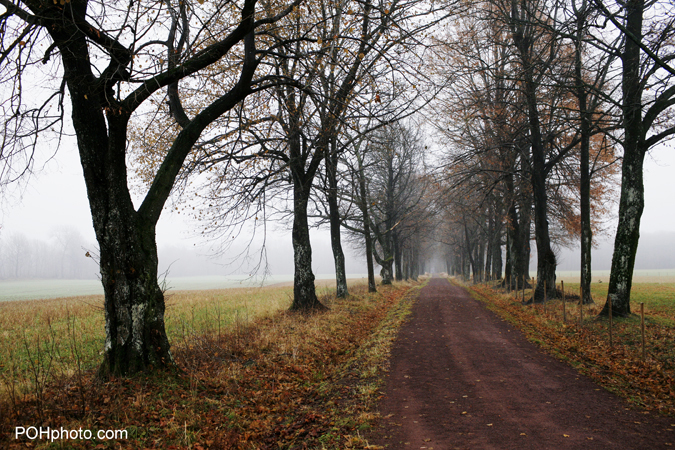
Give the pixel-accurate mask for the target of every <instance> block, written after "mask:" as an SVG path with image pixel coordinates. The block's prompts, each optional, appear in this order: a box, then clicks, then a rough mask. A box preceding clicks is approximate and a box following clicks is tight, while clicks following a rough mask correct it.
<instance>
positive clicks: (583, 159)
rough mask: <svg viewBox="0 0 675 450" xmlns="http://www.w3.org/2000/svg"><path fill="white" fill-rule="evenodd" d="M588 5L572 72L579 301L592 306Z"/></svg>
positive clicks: (583, 10) (580, 14)
mask: <svg viewBox="0 0 675 450" xmlns="http://www.w3.org/2000/svg"><path fill="white" fill-rule="evenodd" d="M586 11H587V5H586V3H585V2H583V3H582V7H581V9H579V10H578V13H577V29H576V33H577V34H576V38H575V40H574V71H575V78H576V89H575V90H576V97H577V100H578V102H579V119H580V134H581V143H580V155H579V158H580V170H581V174H580V175H581V179H580V189H579V195H580V197H581V198H580V205H579V209H580V213H581V280H580V283H581V284H580V286H581V301H582V303H583V304H585V305H588V304H591V303H593V297H592V296H591V250H592V243H593V230H592V228H591V172H590V168H589V163H590V140H591V123H590V122H591V118H590V116H589V112H588V106H587V103H588V101H587V94H586V86H585V83H584V79H583V74H582V71H583V65H582V61H581V58H582V54H583V38H584V32H585V29H586Z"/></svg>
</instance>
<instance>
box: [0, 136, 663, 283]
mask: <svg viewBox="0 0 675 450" xmlns="http://www.w3.org/2000/svg"><path fill="white" fill-rule="evenodd" d="M42 164H44V168H41V167H37V168H36V169H38V173H37V174H36V175H35V176H34V178H33V179H32V180H31V182H30V183H29V185H28V187H27V188H26V189H25V190H24V191H23V194H22V195H21V196H19V195H18V193H15V194H14V195H13V197H11V198H9V199H5V200H3V202H2V207H1V208H0V214H1V216H0V224H1V225H2V229H1V230H0V238H6V237H7V236H10V235H11V234H13V233H17V232H19V233H23V234H25V235H26V236H27V237H29V238H31V239H42V240H49V239H50V233H51V232H52V230H54V229H55V228H57V227H59V226H73V227H76V228H77V229H78V230H79V231H80V233H81V234H82V235H83V236H84V237H85V240H86V241H88V242H94V241H95V238H94V231H93V228H92V225H91V216H90V213H89V207H88V203H87V196H86V192H85V187H84V180H83V177H82V169H81V167H80V165H79V160H78V157H77V150H76V148H75V145H74V144H70V145H68V144H65V145H63V146H62V148H61V149H60V150H59V152H58V153H57V155H56V157H55V158H53V159H52V160H50V161H49V162H47V163H41V164H40V166H42ZM644 179H645V210H644V214H643V216H642V222H641V233H642V234H644V233H654V232H660V231H670V232H673V231H675V149H674V148H673V146H672V145H668V146H665V145H662V146H660V147H658V148H656V149H655V150H653V151H652V152H651V154H650V155H649V156H647V158H646V161H645V177H644ZM608 225H609V227H610V228H611V229H612V230H613V229H614V228H615V227H616V220H615V219H613V220H611V221H610V223H609V224H608ZM278 234H279V235H278V236H276V235H275V236H274V238H273V239H272V240H271V244H272V247H273V249H272V252H273V253H274V254H273V255H271V256H272V258H274V260H275V261H277V263H276V266H277V267H276V271H277V272H280V274H284V273H291V271H292V247H291V236H290V233H289V232H286V233H278ZM313 241H314V247H315V251H314V256H315V258H314V259H315V260H316V264H315V266H316V270H317V272H318V273H327V272H326V270H327V269H329V268H331V267H332V266H331V264H332V262H331V259H332V258H331V255H330V243H329V237H328V234H327V232H324V233H318V232H316V231H314V232H313ZM157 243H158V246H159V247H160V249H161V248H162V247H181V246H185V247H193V246H194V244H197V245H198V246H199V245H200V244H203V241H202V240H200V239H198V238H196V237H195V236H194V234H193V233H192V231H191V229H190V223H189V221H184V220H183V217H182V216H181V215H178V214H176V213H171V212H168V211H165V212H164V213H163V214H162V217H161V219H160V221H159V224H158V226H157ZM201 248H202V250H201V252H202V253H206V252H207V249H206V248H204V247H201ZM361 259H362V258H358V257H357V258H354V257H353V255H352V258H350V261H348V267H347V271H348V272H351V273H360V272H362V271H364V270H365V268H364V267H363V265H362V264H361V262H360V260H361ZM350 266H351V267H350ZM330 272H333V270H330Z"/></svg>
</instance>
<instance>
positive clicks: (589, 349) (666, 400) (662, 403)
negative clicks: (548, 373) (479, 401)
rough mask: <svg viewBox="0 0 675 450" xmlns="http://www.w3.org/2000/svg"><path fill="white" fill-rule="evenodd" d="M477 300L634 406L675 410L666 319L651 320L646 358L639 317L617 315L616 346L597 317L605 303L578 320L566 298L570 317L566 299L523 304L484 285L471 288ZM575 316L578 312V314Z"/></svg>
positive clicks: (673, 355) (674, 335) (672, 350)
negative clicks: (563, 309) (580, 320)
mask: <svg viewBox="0 0 675 450" xmlns="http://www.w3.org/2000/svg"><path fill="white" fill-rule="evenodd" d="M470 291H471V292H472V293H473V295H474V297H475V298H477V299H478V300H481V301H483V302H485V303H486V304H487V306H488V308H490V309H491V310H493V311H494V312H496V313H497V314H499V315H500V316H501V317H503V318H505V319H506V320H508V321H509V322H511V323H512V324H514V325H515V326H516V327H518V328H519V329H520V330H521V331H523V333H524V334H525V335H526V337H527V338H528V339H529V340H531V341H533V342H536V343H538V344H539V345H541V346H542V347H543V348H544V349H545V350H546V351H548V352H550V353H551V354H553V355H554V356H556V357H557V358H559V359H562V360H564V361H567V362H568V363H570V364H571V365H572V366H573V367H575V368H576V369H577V370H579V371H580V372H581V373H583V374H585V375H587V376H589V377H590V378H592V379H593V380H595V381H596V382H597V383H598V384H600V385H601V386H603V387H604V388H606V389H608V390H610V391H612V392H614V393H616V394H617V395H620V396H621V397H624V398H625V399H626V400H628V401H629V402H630V403H632V404H633V405H637V406H639V407H641V408H644V409H646V410H652V411H658V412H659V413H662V414H668V415H675V347H674V346H673V342H674V340H675V327H673V326H672V325H670V324H668V323H667V322H664V321H662V320H658V319H656V318H655V319H654V320H649V319H648V320H647V327H646V341H647V345H646V350H647V351H646V358H645V359H644V360H643V359H642V340H641V335H640V319H639V317H635V316H634V317H631V318H627V319H616V318H615V319H614V327H613V337H614V339H613V341H614V343H613V346H610V343H609V330H608V327H609V322H608V320H607V319H606V318H599V317H598V313H599V310H600V306H601V305H596V306H595V307H591V308H587V307H584V316H585V320H584V322H583V324H580V323H579V315H578V304H576V303H571V302H570V303H567V322H563V320H562V303H561V302H560V301H559V300H556V301H551V302H549V303H548V304H547V306H546V309H544V307H543V306H542V305H537V306H523V305H522V304H521V303H520V302H519V301H516V300H514V299H513V297H511V296H507V295H503V294H501V293H498V292H496V291H495V290H494V289H493V288H491V287H489V286H484V285H477V286H472V287H470ZM575 315H576V316H575Z"/></svg>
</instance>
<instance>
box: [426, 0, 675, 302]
mask: <svg viewBox="0 0 675 450" xmlns="http://www.w3.org/2000/svg"><path fill="white" fill-rule="evenodd" d="M621 5H623V6H620V5H619V4H617V5H606V4H604V3H603V2H601V1H599V0H591V1H586V0H571V1H567V2H546V1H538V0H520V1H501V0H488V1H484V2H479V3H476V4H474V8H473V9H472V10H471V11H470V12H467V13H466V14H465V15H463V16H462V18H461V19H458V20H457V21H455V22H454V23H453V24H451V25H450V26H448V28H447V29H446V33H445V36H444V37H442V38H439V40H438V44H437V47H436V54H437V57H436V58H435V59H434V60H435V61H436V64H435V70H436V71H437V73H438V76H439V77H441V78H444V79H447V80H450V86H449V88H448V89H446V90H445V91H444V94H443V95H442V96H440V97H439V99H438V102H437V103H436V105H435V108H434V118H433V120H431V122H432V123H433V124H434V125H435V126H436V128H437V130H438V131H439V135H440V136H441V138H442V140H443V141H444V142H445V143H446V146H447V148H448V149H449V151H448V152H446V159H445V164H443V165H442V167H441V170H440V171H439V172H440V174H439V180H440V183H439V184H441V186H442V187H443V189H445V190H446V195H445V196H444V198H445V199H446V200H447V204H446V209H447V211H448V212H447V213H446V217H452V218H453V220H452V221H446V222H445V223H444V225H443V226H444V227H446V228H447V229H446V230H445V231H443V232H442V233H440V236H441V237H442V240H445V241H446V242H447V243H449V244H452V245H453V246H454V249H455V251H454V253H456V255H454V256H455V258H454V261H455V264H456V265H457V268H458V272H463V273H468V267H469V266H471V267H472V270H473V274H474V277H475V278H476V279H481V278H484V275H483V273H485V274H486V276H487V274H490V273H493V274H495V275H496V274H498V273H499V270H498V268H499V264H500V263H499V258H496V259H495V256H494V255H493V256H492V257H491V258H490V257H488V258H487V261H486V258H485V257H484V255H485V254H487V255H488V256H489V255H491V254H492V253H491V252H490V250H485V248H484V247H486V248H488V249H489V248H490V246H492V248H494V246H495V245H504V244H505V245H506V255H507V256H506V264H505V265H506V277H505V284H506V285H507V286H509V287H510V288H512V289H513V288H519V287H521V286H520V284H521V283H522V280H525V279H527V278H529V277H528V274H527V268H528V260H529V250H530V249H529V235H530V221H531V222H532V223H533V229H534V237H535V242H536V246H537V286H536V290H535V294H534V298H533V300H534V301H543V299H544V298H545V291H546V295H547V296H548V298H552V297H554V296H556V295H557V292H556V291H555V267H556V257H555V252H554V251H553V249H554V247H553V244H554V243H557V245H565V244H566V243H568V242H570V241H571V239H573V238H574V239H580V240H581V247H582V261H581V272H582V277H581V285H582V298H583V301H584V302H586V303H587V302H590V301H592V300H591V297H590V254H591V243H592V234H593V230H594V229H595V230H596V232H597V230H598V229H599V226H600V225H601V219H602V213H603V212H606V205H607V204H608V200H610V199H611V195H612V193H613V190H614V189H615V187H614V186H613V185H614V177H613V174H614V172H616V171H618V170H619V167H618V164H615V161H617V159H620V160H621V168H620V170H621V173H622V175H621V185H620V186H621V187H620V189H621V196H620V201H619V223H618V228H617V235H616V241H615V249H614V257H613V261H612V271H611V277H610V284H609V295H608V301H609V298H610V297H611V298H612V302H613V310H614V312H615V314H619V315H627V314H630V284H631V279H632V274H633V266H634V262H635V255H636V251H637V243H638V236H639V224H640V216H641V214H642V208H643V203H644V188H643V184H642V163H643V160H644V157H645V154H646V152H647V151H648V150H649V149H650V148H652V147H653V146H654V145H656V144H658V143H660V142H663V141H664V140H665V139H667V138H669V137H670V136H672V134H673V133H675V123H674V122H673V121H672V112H673V110H672V107H673V104H674V103H675V96H674V94H675V86H674V85H673V75H675V71H673V67H672V64H671V63H672V61H673V59H674V58H675V51H674V50H675V49H674V48H673V32H674V31H675V30H674V28H673V24H674V20H675V16H674V13H673V11H672V8H670V7H669V6H668V5H667V4H666V2H640V1H637V2H625V3H622V4H621ZM619 150H622V151H623V155H621V153H620V152H619ZM621 156H622V158H621ZM495 215H496V218H497V221H498V223H497V224H495V223H493V222H492V219H493V218H494V217H495ZM495 242H497V243H498V244H495ZM476 246H477V247H478V250H476ZM486 252H487V253H486ZM450 253H452V252H450ZM488 262H489V264H488ZM451 264H452V262H451ZM474 266H475V267H474ZM488 266H491V267H488ZM490 269H492V270H490ZM603 313H605V314H606V313H607V305H606V306H605V308H604V310H603Z"/></svg>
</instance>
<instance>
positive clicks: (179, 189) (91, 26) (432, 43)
mask: <svg viewBox="0 0 675 450" xmlns="http://www.w3.org/2000/svg"><path fill="white" fill-rule="evenodd" d="M0 5H1V6H2V8H3V10H2V11H0V27H1V28H2V38H1V49H0V52H1V53H0V82H1V84H0V85H1V86H2V87H1V88H0V92H1V95H2V97H1V98H2V100H1V101H0V102H1V103H0V105H2V114H3V117H4V119H5V120H4V125H3V131H2V153H1V155H0V159H1V160H2V162H3V164H2V166H1V167H2V169H1V172H0V183H2V186H3V187H5V186H9V185H10V184H11V183H14V182H16V181H21V180H22V179H23V180H25V179H26V176H27V175H29V174H30V172H31V170H32V168H33V162H34V160H35V158H34V155H35V152H36V151H37V149H38V148H39V144H40V143H41V142H42V141H44V140H46V139H50V138H51V139H57V140H58V139H59V137H60V136H62V135H64V134H66V133H68V132H70V130H73V132H74V135H75V136H76V138H77V145H78V150H79V154H80V161H81V165H82V170H83V174H84V178H85V184H86V187H87V193H88V197H89V203H90V209H91V213H92V221H93V225H94V229H95V232H96V237H97V240H98V243H99V247H100V271H101V278H102V283H103V287H104V291H105V329H106V341H105V349H104V361H103V364H102V365H101V368H100V373H101V375H107V374H110V373H112V374H129V373H134V372H137V371H140V370H145V369H148V368H150V367H154V368H162V367H170V366H172V365H173V361H172V357H171V352H170V350H169V348H170V345H169V342H168V340H167V337H166V333H165V330H164V307H165V306H164V296H163V293H162V291H161V290H160V288H159V285H158V282H157V248H156V243H155V226H156V223H157V221H158V219H159V217H160V214H161V212H162V210H163V208H164V207H165V205H166V203H167V200H168V199H169V197H170V195H171V193H172V192H174V193H175V194H176V198H178V201H184V202H185V204H186V205H194V204H193V203H192V200H188V198H191V199H194V198H196V199H197V201H198V202H197V204H196V205H194V206H193V207H194V208H196V210H198V211H199V213H198V215H200V216H201V217H202V218H203V220H204V222H205V225H204V229H203V231H204V232H206V233H210V234H211V235H212V236H213V237H216V238H217V237H220V238H221V240H222V241H223V242H230V241H231V239H232V238H233V237H236V236H237V234H238V233H240V232H241V231H242V230H244V229H246V227H248V226H249V225H248V224H250V223H252V224H253V225H250V226H251V228H252V229H253V230H254V231H255V232H256V233H257V232H259V231H262V232H263V233H264V230H265V229H266V224H267V222H268V220H269V219H273V218H280V219H282V220H290V221H292V224H293V234H292V238H293V247H294V263H295V280H294V299H293V304H292V309H294V310H301V311H305V310H312V309H322V308H323V306H322V305H321V303H320V302H319V301H318V299H317V297H316V293H315V289H314V275H313V273H312V269H311V258H312V254H311V247H310V244H309V226H310V224H311V223H312V221H313V220H314V221H319V223H321V221H325V222H327V223H329V224H330V227H331V241H332V246H333V253H334V259H335V263H336V273H337V293H338V295H339V296H346V295H347V294H348V291H347V285H346V280H345V269H344V256H343V253H342V249H341V247H342V243H341V239H340V236H341V234H340V229H341V228H344V229H347V230H349V231H350V232H351V235H350V239H352V240H359V241H361V242H363V243H364V245H365V247H366V256H367V258H371V257H374V258H375V259H376V260H377V262H378V264H380V265H381V266H382V272H381V274H382V276H383V279H384V281H385V282H388V281H389V280H391V279H392V278H394V277H395V278H404V277H407V276H410V277H413V278H414V277H415V276H416V274H417V273H418V272H420V271H422V270H423V268H422V267H421V266H420V265H421V264H423V263H421V262H422V261H424V259H425V257H424V256H423V253H424V252H427V251H429V250H428V249H430V248H432V246H433V245H434V244H433V242H432V241H434V240H435V241H442V242H444V243H446V244H451V245H452V246H453V247H454V257H455V258H454V259H455V265H456V266H457V267H459V269H460V271H461V272H463V273H468V271H469V269H468V268H469V267H470V268H471V271H472V272H473V276H474V279H476V280H478V279H487V278H490V277H492V278H497V277H499V276H500V275H501V272H502V265H504V266H505V267H506V277H505V284H506V285H507V286H510V287H511V288H516V287H519V284H518V283H520V282H521V281H520V280H522V279H523V276H526V275H527V262H528V260H529V241H530V233H531V227H532V226H533V228H534V236H535V241H536V245H537V254H538V261H537V287H536V290H535V295H534V300H535V301H540V300H541V299H542V298H543V297H544V295H548V297H549V298H550V297H553V296H554V295H555V291H554V289H555V288H554V285H555V267H556V259H555V253H554V251H553V249H554V245H555V243H556V242H557V243H562V244H564V243H566V242H569V241H570V240H571V239H573V238H578V237H579V236H580V237H581V238H582V239H581V241H582V248H583V251H582V253H583V255H584V257H583V261H582V273H583V276H582V278H583V282H582V285H583V292H584V294H583V297H584V299H585V300H586V301H588V300H589V299H590V297H589V296H588V295H589V294H588V293H589V289H588V283H589V282H590V244H591V241H592V237H591V232H592V230H593V228H595V229H596V230H597V229H598V226H599V223H600V219H601V217H600V216H601V215H602V212H603V207H604V205H606V204H607V198H608V197H609V196H610V195H611V193H612V189H613V184H612V173H613V172H612V171H614V170H618V169H617V167H618V166H617V165H616V164H614V162H615V160H616V159H617V156H616V153H617V150H618V149H619V148H622V150H623V160H622V164H621V171H622V179H621V200H620V205H619V225H618V230H617V238H616V244H615V255H614V260H613V263H612V275H611V280H610V286H609V292H610V296H612V298H613V299H614V311H616V312H617V313H619V314H628V313H630V280H631V277H632V270H633V264H634V260H635V253H636V250H637V242H638V230H639V221H640V220H639V219H640V215H641V212H642V204H643V187H642V162H643V160H644V156H645V154H646V152H647V151H648V150H649V148H651V147H652V146H654V145H656V144H657V143H659V142H662V141H663V140H665V139H667V138H668V137H670V136H671V135H672V134H673V133H675V128H674V126H673V123H672V120H671V114H672V107H673V103H674V102H675V86H673V83H672V80H673V75H675V70H674V69H673V68H672V65H671V63H672V60H673V58H675V53H674V52H673V20H674V14H673V11H672V9H671V8H669V7H668V4H667V2H659V1H657V2H649V3H647V2H644V1H636V0H628V1H626V2H624V3H622V4H621V5H619V4H617V5H614V4H612V5H606V4H604V3H602V2H601V0H568V1H565V2H548V1H544V0H513V1H505V0H486V1H481V2H474V3H471V4H467V3H466V2H440V3H435V2H423V1H420V0H408V1H398V0H395V1H387V2H385V1H376V0H364V1H361V2H351V1H346V0H342V1H337V2H330V1H322V0H319V1H316V2H313V3H307V2H304V1H303V0H295V1H293V2H286V3H282V4H280V3H278V2H267V1H257V0H241V1H222V2H202V1H201V0H197V1H196V2H193V1H186V0H181V1H173V0H165V1H160V2H149V1H145V0H140V1H135V2H131V3H129V4H124V5H123V4H121V3H116V2H108V1H103V0H101V1H93V0H70V1H63V2H53V1H51V0H0ZM434 86H435V87H434ZM28 89H30V95H28ZM441 89H442V90H441ZM439 91H440V92H439ZM432 98H435V101H434V103H433V115H430V116H431V117H430V120H429V122H430V123H433V124H434V125H435V126H436V129H437V130H439V131H440V132H441V133H439V134H440V136H441V139H442V142H443V143H444V144H445V145H446V148H447V149H449V151H448V152H447V154H446V156H445V157H444V158H443V163H442V164H441V165H440V166H439V170H436V171H435V173H434V174H433V175H432V174H430V173H428V171H427V170H426V169H425V164H424V160H425V158H424V156H423V153H424V152H423V148H424V145H423V143H422V140H421V137H420V135H419V134H418V133H417V132H415V131H413V130H414V128H415V127H414V125H412V123H413V122H412V121H410V120H404V118H405V116H410V115H412V114H414V113H415V112H416V111H417V110H418V109H420V108H423V107H425V106H427V105H428V102H429V101H430V99H432ZM67 115H70V116H71V119H70V120H66V116H67ZM71 127H72V128H71ZM127 164H130V166H131V168H132V170H133V173H132V174H129V173H128V172H127ZM129 178H133V179H135V180H138V181H139V183H138V184H140V187H139V189H140V191H141V194H140V201H139V202H138V205H134V203H133V202H132V196H131V193H130V184H129V181H128V180H129ZM180 194H183V195H182V196H181V195H180ZM188 194H189V195H188ZM192 194H194V195H192ZM422 236H424V238H423V237H422ZM432 238H433V239H432ZM224 245H225V247H224V248H225V249H226V248H227V247H226V244H224ZM503 245H506V261H502V253H501V247H502V246H503ZM448 255H449V256H453V252H450V251H448ZM373 266H374V265H373V264H372V261H371V262H370V264H369V285H370V287H371V289H375V283H374V269H373Z"/></svg>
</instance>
